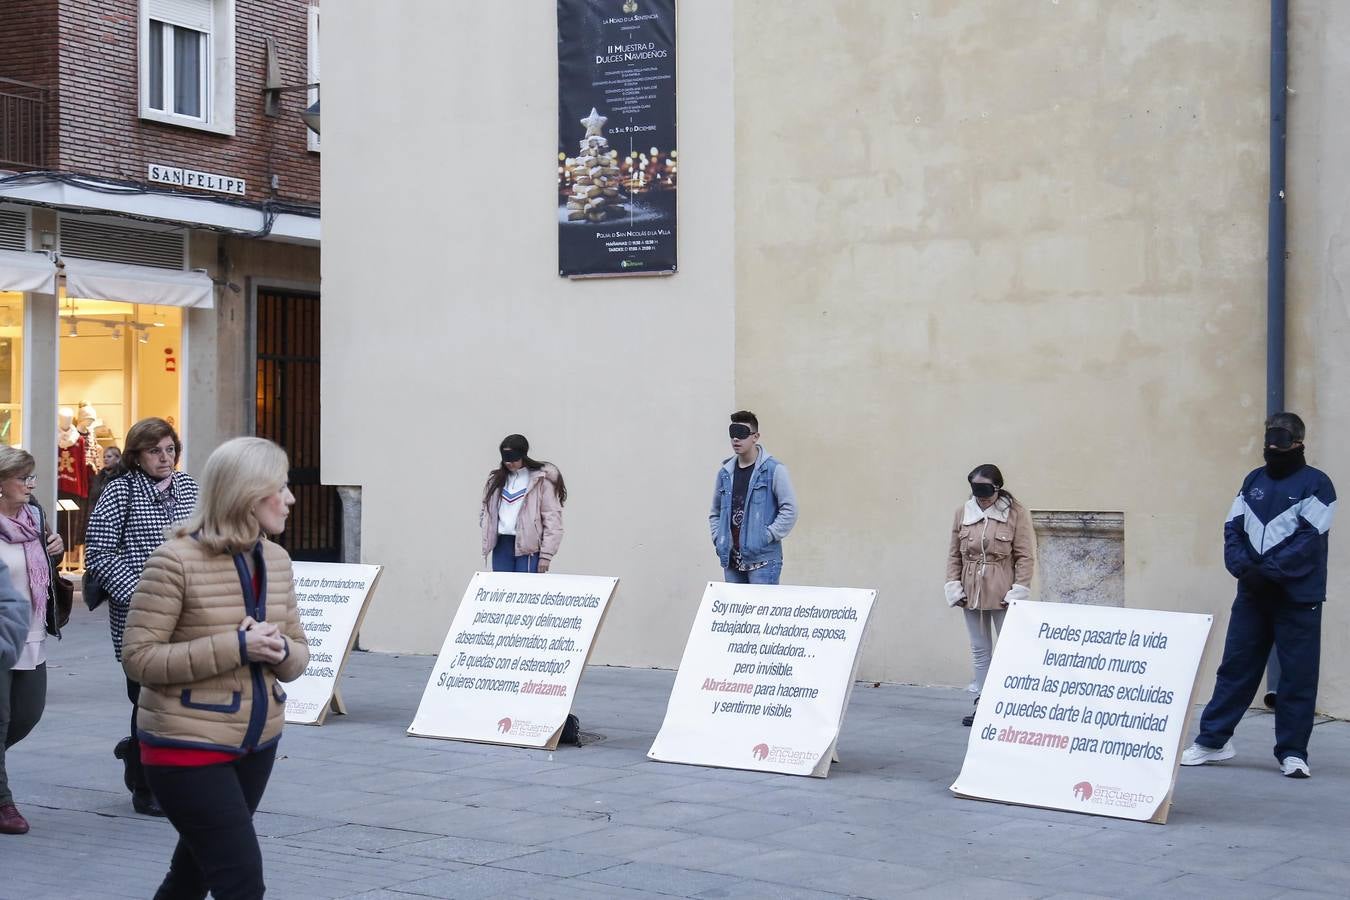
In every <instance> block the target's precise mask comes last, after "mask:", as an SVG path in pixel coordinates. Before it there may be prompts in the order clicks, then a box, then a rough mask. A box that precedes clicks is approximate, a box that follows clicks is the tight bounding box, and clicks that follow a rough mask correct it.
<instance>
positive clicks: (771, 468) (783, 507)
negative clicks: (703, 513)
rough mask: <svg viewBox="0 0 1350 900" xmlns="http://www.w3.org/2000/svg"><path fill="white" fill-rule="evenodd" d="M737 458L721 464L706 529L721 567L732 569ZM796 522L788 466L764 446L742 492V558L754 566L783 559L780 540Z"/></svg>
mask: <svg viewBox="0 0 1350 900" xmlns="http://www.w3.org/2000/svg"><path fill="white" fill-rule="evenodd" d="M736 464H737V463H736V457H734V456H733V457H731V458H729V459H727V460H726V461H724V462H723V463H722V467H721V468H720V469H718V470H717V482H716V484H715V485H714V486H713V498H712V510H711V511H710V512H709V513H708V528H709V530H710V531H711V533H712V542H713V548H714V549H715V550H716V551H717V559H718V560H719V561H720V562H721V563H722V568H724V569H726V568H730V567H731V482H732V478H733V476H734V474H735V471H736V470H735V466H736ZM796 521H797V494H796V492H794V491H793V490H792V480H791V479H790V478H788V471H787V466H785V465H783V464H782V463H780V462H779V461H778V460H776V459H774V458H773V457H772V456H770V455H769V452H768V451H767V450H765V449H764V447H763V446H761V447H760V448H759V459H757V460H755V468H754V471H753V472H751V473H750V485H749V487H747V488H746V492H745V521H744V523H743V524H742V525H741V559H742V560H744V561H745V562H746V563H749V564H754V563H757V562H761V561H763V560H781V559H782V558H783V544H782V541H783V538H785V537H787V536H788V532H789V531H791V530H792V525H793V523H795V522H796Z"/></svg>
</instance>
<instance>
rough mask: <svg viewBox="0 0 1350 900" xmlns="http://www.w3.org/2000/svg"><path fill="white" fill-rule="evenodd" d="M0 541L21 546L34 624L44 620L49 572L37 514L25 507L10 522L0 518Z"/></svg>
mask: <svg viewBox="0 0 1350 900" xmlns="http://www.w3.org/2000/svg"><path fill="white" fill-rule="evenodd" d="M0 540H3V541H4V542H5V543H7V544H23V555H24V559H25V560H26V561H27V563H28V590H29V592H30V593H31V594H32V595H33V621H35V622H42V621H45V619H46V615H47V589H48V588H49V587H51V583H52V570H51V568H50V563H49V562H48V561H47V547H46V542H45V541H44V540H43V539H42V532H41V530H39V528H38V517H37V511H36V510H34V509H33V507H32V506H29V505H25V506H24V507H23V509H21V510H19V514H18V515H17V516H15V517H14V518H12V519H11V518H10V517H9V516H6V515H0Z"/></svg>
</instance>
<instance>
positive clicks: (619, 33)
mask: <svg viewBox="0 0 1350 900" xmlns="http://www.w3.org/2000/svg"><path fill="white" fill-rule="evenodd" d="M677 163H678V153H677V151H676V147H675V0H558V198H557V206H558V274H559V275H564V276H567V277H569V278H588V277H604V276H613V275H670V274H672V273H673V272H674V271H675V194H676V184H677V182H678V180H679V179H678V177H677V168H678V165H677Z"/></svg>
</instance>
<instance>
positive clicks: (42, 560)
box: [0, 446, 65, 834]
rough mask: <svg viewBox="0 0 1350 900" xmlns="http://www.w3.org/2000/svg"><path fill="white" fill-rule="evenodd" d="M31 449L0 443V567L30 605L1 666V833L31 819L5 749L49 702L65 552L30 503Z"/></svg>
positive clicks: (22, 827) (16, 830)
mask: <svg viewBox="0 0 1350 900" xmlns="http://www.w3.org/2000/svg"><path fill="white" fill-rule="evenodd" d="M34 467H35V463H34V460H33V457H32V455H31V454H29V453H28V452H27V451H24V450H20V449H18V448H17V447H4V446H0V564H2V565H0V571H6V572H7V574H6V575H5V576H0V577H5V578H6V580H7V581H8V582H9V583H8V584H7V585H5V586H4V592H5V593H14V594H17V595H18V596H19V598H20V602H21V604H22V605H24V606H27V607H28V611H29V615H28V617H27V622H28V629H27V634H26V635H25V636H24V639H23V640H24V642H23V643H22V644H21V645H20V646H19V648H18V651H19V652H18V658H17V660H16V661H15V662H14V663H13V664H12V665H11V666H6V667H5V668H4V669H3V670H0V834H24V833H26V832H27V831H28V822H27V821H26V820H25V819H24V817H23V815H22V814H20V813H19V810H18V808H17V807H16V806H15V805H14V795H13V794H12V793H11V792H10V789H9V778H8V776H7V775H6V773H5V753H6V751H7V750H8V749H9V748H10V747H13V746H14V745H15V744H17V743H18V742H19V741H21V740H23V739H24V738H25V737H27V736H28V734H29V732H31V731H32V730H33V728H34V727H35V726H36V725H37V723H38V720H39V719H41V718H42V710H43V707H45V706H46V703H47V635H49V634H52V635H56V636H57V637H60V635H61V629H60V625H61V624H62V623H61V622H60V621H59V620H58V614H57V608H56V597H55V594H54V591H53V585H54V584H55V582H56V578H57V577H58V576H57V574H56V567H55V560H56V559H60V557H61V554H62V553H64V552H65V547H64V546H63V545H62V543H61V537H60V535H57V534H54V533H52V532H51V531H50V530H49V529H48V527H47V516H46V515H45V514H44V513H43V511H42V508H41V507H40V506H38V505H37V504H36V503H35V502H32V496H33V488H34V486H35V485H36V484H37V477H36V476H34V475H33V469H34Z"/></svg>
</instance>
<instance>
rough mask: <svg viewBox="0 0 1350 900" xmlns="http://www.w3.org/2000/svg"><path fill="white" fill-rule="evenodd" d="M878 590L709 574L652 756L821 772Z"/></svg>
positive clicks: (845, 702) (836, 735) (797, 772)
mask: <svg viewBox="0 0 1350 900" xmlns="http://www.w3.org/2000/svg"><path fill="white" fill-rule="evenodd" d="M876 596H877V592H876V591H871V590H862V589H858V588H822V587H797V586H793V585H759V584H726V583H723V582H717V581H713V582H709V583H708V588H707V590H706V591H705V592H704V594H703V602H702V603H701V604H700V605H699V610H698V615H697V616H696V617H695V619H694V627H693V629H692V630H691V631H690V633H689V641H688V643H687V644H685V648H684V657H683V658H682V659H681V660H680V670H679V672H678V673H676V676H675V687H674V689H673V690H672V691H671V695H670V704H669V706H668V707H667V708H666V718H665V721H664V722H662V723H661V730H660V732H659V733H658V734H657V735H656V741H655V742H654V743H653V744H652V747H651V750H649V751H648V752H647V756H648V757H649V758H650V759H654V760H659V761H661V762H673V763H689V764H692V765H700V766H719V767H722V768H729V769H750V770H752V771H760V772H782V773H784V774H788V775H814V776H816V777H820V778H824V777H825V776H826V775H828V774H829V769H830V761H831V759H832V758H833V757H834V749H835V744H836V742H837V741H838V740H839V731H840V728H841V726H842V725H843V719H844V710H845V709H846V708H847V707H848V698H849V694H850V693H851V692H852V689H853V676H854V672H855V670H856V668H857V664H858V651H859V648H860V647H861V646H862V640H863V634H864V633H865V632H866V630H867V621H868V618H869V617H870V616H871V614H872V604H873V602H874V601H875V600H876Z"/></svg>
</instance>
